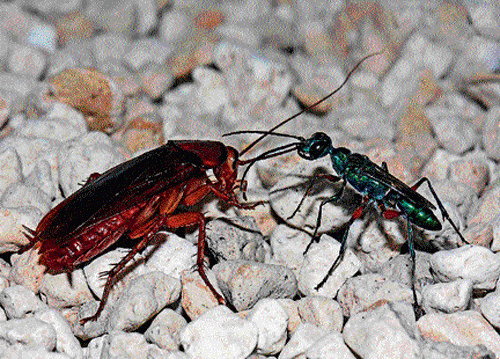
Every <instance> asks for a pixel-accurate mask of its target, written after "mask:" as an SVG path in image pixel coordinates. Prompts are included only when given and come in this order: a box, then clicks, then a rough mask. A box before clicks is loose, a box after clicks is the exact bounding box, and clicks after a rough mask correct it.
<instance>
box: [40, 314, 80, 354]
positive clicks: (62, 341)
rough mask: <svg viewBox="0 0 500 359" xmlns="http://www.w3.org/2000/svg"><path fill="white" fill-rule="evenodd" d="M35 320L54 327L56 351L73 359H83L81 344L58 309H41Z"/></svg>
mask: <svg viewBox="0 0 500 359" xmlns="http://www.w3.org/2000/svg"><path fill="white" fill-rule="evenodd" d="M35 318H37V319H40V320H42V321H44V322H46V323H49V324H50V325H52V328H53V329H54V330H55V332H56V350H57V351H58V352H60V353H65V354H67V355H68V356H69V357H70V358H73V359H83V352H82V347H81V345H80V342H79V341H78V340H77V339H76V337H75V336H74V335H73V332H72V331H71V326H70V325H69V323H68V321H67V320H66V319H65V318H64V317H63V316H62V315H61V313H59V311H57V310H56V309H50V308H46V309H41V310H38V311H36V312H35Z"/></svg>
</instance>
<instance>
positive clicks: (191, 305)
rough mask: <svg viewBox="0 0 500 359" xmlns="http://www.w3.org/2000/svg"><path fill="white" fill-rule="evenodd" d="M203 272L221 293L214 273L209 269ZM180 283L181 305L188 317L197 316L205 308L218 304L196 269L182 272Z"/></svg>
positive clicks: (203, 311)
mask: <svg viewBox="0 0 500 359" xmlns="http://www.w3.org/2000/svg"><path fill="white" fill-rule="evenodd" d="M205 273H206V275H207V277H208V280H209V282H210V283H211V284H212V286H213V287H214V288H215V290H216V291H217V292H218V293H219V294H221V293H222V292H221V290H220V288H219V285H218V283H217V280H216V278H215V275H214V273H213V272H212V271H211V270H205ZM181 284H182V295H181V306H182V308H183V309H184V311H185V312H186V314H187V316H188V317H189V318H191V319H195V318H198V317H199V316H200V315H202V314H203V313H205V312H206V311H207V310H209V309H211V308H214V307H216V306H218V305H219V303H218V301H217V298H215V296H214V294H213V293H212V291H211V290H210V289H209V288H208V287H207V285H206V283H205V281H204V280H203V279H202V278H201V276H200V274H199V273H198V271H185V272H183V273H182V277H181Z"/></svg>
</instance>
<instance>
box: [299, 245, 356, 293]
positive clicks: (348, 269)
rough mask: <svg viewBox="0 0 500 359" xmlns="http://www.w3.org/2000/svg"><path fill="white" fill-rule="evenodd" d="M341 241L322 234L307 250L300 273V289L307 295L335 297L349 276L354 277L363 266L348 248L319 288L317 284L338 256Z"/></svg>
mask: <svg viewBox="0 0 500 359" xmlns="http://www.w3.org/2000/svg"><path fill="white" fill-rule="evenodd" d="M339 251H340V243H339V242H337V241H336V240H335V239H333V238H332V237H330V236H327V235H322V236H321V238H320V241H319V243H313V244H312V245H311V247H310V249H309V251H308V252H307V254H306V256H305V258H304V263H303V264H302V267H301V269H300V273H299V290H300V292H302V293H303V294H305V295H313V294H317V295H324V296H326V297H330V298H333V297H335V295H336V294H337V291H338V290H339V288H340V287H341V286H342V284H344V282H345V281H346V280H347V278H350V277H352V276H353V275H354V274H355V273H356V272H357V271H358V270H359V269H360V267H361V262H360V261H359V259H358V258H357V257H356V255H355V254H354V253H353V252H352V250H351V249H349V248H348V249H347V250H346V252H345V255H344V258H343V260H342V261H341V262H340V264H339V265H338V267H337V268H336V269H335V271H334V272H333V273H332V274H331V275H330V276H329V277H328V279H327V281H326V283H325V284H324V285H323V286H322V287H321V288H319V289H316V288H315V287H316V285H318V283H320V282H321V281H322V280H323V279H324V278H325V276H326V275H327V273H328V271H329V269H330V268H331V266H332V265H333V263H334V260H335V259H336V258H337V257H338V255H339Z"/></svg>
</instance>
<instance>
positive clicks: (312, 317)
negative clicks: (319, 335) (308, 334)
mask: <svg viewBox="0 0 500 359" xmlns="http://www.w3.org/2000/svg"><path fill="white" fill-rule="evenodd" d="M297 308H298V312H299V316H300V318H301V320H302V321H303V322H307V323H311V324H314V325H315V326H317V327H318V328H322V329H325V330H327V331H336V332H340V331H341V330H342V326H343V324H344V316H343V314H342V309H341V308H340V305H339V303H338V302H336V301H334V300H333V299H330V298H327V297H322V296H319V295H311V296H308V297H305V298H302V299H300V300H299V301H297Z"/></svg>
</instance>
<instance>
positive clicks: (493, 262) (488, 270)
mask: <svg viewBox="0 0 500 359" xmlns="http://www.w3.org/2000/svg"><path fill="white" fill-rule="evenodd" d="M431 266H432V269H433V271H434V273H435V274H436V277H437V278H438V279H439V280H440V281H446V282H448V281H452V280H455V279H469V280H471V281H472V283H473V288H474V289H486V290H488V289H493V288H495V284H496V282H497V280H498V277H499V276H500V257H499V256H498V255H497V254H494V253H493V252H492V251H490V250H489V249H487V248H484V247H481V246H472V245H468V246H464V247H460V248H457V249H451V250H448V251H439V252H437V253H434V254H433V255H432V257H431Z"/></svg>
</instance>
